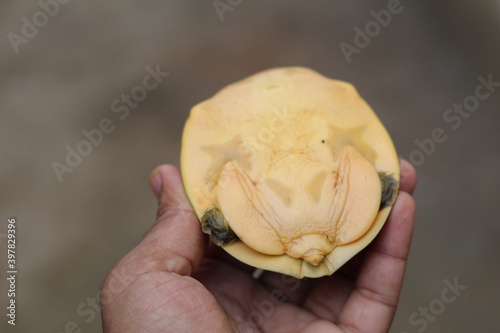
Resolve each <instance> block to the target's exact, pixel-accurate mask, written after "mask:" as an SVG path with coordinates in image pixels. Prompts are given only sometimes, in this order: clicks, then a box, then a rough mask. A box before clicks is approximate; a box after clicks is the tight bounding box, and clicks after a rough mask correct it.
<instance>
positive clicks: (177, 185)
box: [115, 165, 207, 280]
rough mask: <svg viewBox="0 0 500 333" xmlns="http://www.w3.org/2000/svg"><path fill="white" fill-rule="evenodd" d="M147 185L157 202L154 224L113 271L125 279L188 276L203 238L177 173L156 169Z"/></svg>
mask: <svg viewBox="0 0 500 333" xmlns="http://www.w3.org/2000/svg"><path fill="white" fill-rule="evenodd" d="M150 185H151V188H152V189H153V192H154V193H155V195H156V197H157V198H158V213H157V219H156V222H155V223H154V225H153V226H152V228H151V230H150V231H149V232H148V233H147V234H146V235H145V236H144V238H143V239H142V241H141V242H140V243H139V244H138V245H137V246H136V247H135V248H134V249H132V251H130V252H129V253H128V254H127V255H126V256H125V257H124V258H123V259H122V260H121V261H120V262H119V263H118V265H117V266H118V267H115V270H116V269H117V268H119V271H120V273H121V274H120V275H122V276H128V279H133V278H134V277H136V276H139V275H141V274H144V273H148V272H154V271H165V272H173V273H177V274H180V275H191V274H192V272H193V271H194V270H195V269H196V268H197V267H198V265H199V264H200V261H201V259H202V257H203V255H204V253H205V250H206V248H207V238H206V237H205V236H204V234H203V233H202V232H201V228H200V222H199V221H198V218H197V217H196V214H195V213H194V211H193V209H192V207H191V205H190V204H189V201H188V199H187V198H186V195H185V194H184V190H183V185H182V180H181V176H180V172H179V170H178V169H177V168H176V167H174V166H171V165H162V166H159V167H157V168H156V169H155V170H154V171H153V172H152V173H151V176H150ZM128 279H127V280H128Z"/></svg>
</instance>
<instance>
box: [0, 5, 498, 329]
mask: <svg viewBox="0 0 500 333" xmlns="http://www.w3.org/2000/svg"><path fill="white" fill-rule="evenodd" d="M42 2H43V1H42ZM387 6H388V2H387V1H368V0H362V1H356V2H354V1H350V2H347V1H345V2H341V1H313V2H304V1H290V0H288V1H285V0H280V1H274V2H272V3H268V2H264V1H242V2H241V4H240V5H237V6H236V7H234V8H233V10H232V11H227V12H225V13H223V14H222V18H223V20H221V19H220V16H219V15H218V14H217V12H216V10H215V9H214V7H213V5H212V2H211V1H205V2H196V3H195V2H194V1H193V2H188V1H184V2H174V1H162V2H160V1H141V2H138V1H131V0H122V1H107V2H105V3H94V2H81V1H76V0H75V1H70V2H69V3H67V4H65V5H60V6H59V9H58V11H57V13H55V14H54V15H53V17H50V18H48V20H47V22H45V24H43V23H44V21H43V17H42V16H40V14H37V13H38V12H40V11H41V7H40V4H39V3H38V2H37V1H23V2H13V1H11V2H2V4H0V22H1V23H0V26H1V29H0V31H1V32H2V35H3V38H2V39H1V42H0V43H1V44H0V61H1V63H0V64H1V67H0V71H1V72H0V80H1V85H0V110H1V111H0V117H1V118H0V135H1V137H0V142H1V148H0V149H1V150H0V152H1V157H0V161H1V163H0V177H1V178H0V179H1V191H2V192H1V193H2V194H1V210H0V215H1V216H0V218H1V221H2V223H1V225H0V237H4V236H5V233H6V225H7V218H9V217H15V218H16V219H17V221H18V222H17V224H18V251H19V253H18V269H19V274H18V286H17V288H18V297H17V300H18V318H17V325H16V327H15V329H13V328H12V327H10V326H9V327H7V326H6V324H5V314H2V318H3V319H2V324H1V325H2V326H1V327H7V328H6V329H4V328H2V329H1V331H2V332H5V331H6V330H7V332H11V331H12V332H47V333H49V332H50V333H55V332H63V331H64V327H65V325H66V324H67V323H68V322H71V321H74V322H75V323H76V325H78V326H79V327H80V329H81V330H82V332H97V331H100V318H99V314H98V313H96V311H95V310H93V309H92V307H91V306H87V305H82V303H85V302H87V299H88V298H95V297H96V294H97V291H98V290H99V288H100V286H101V283H102V281H103V279H104V277H105V276H106V275H107V273H108V271H109V270H110V269H111V268H112V266H113V265H114V264H115V263H116V262H117V261H118V260H119V259H120V258H121V257H122V256H123V255H124V254H125V253H126V252H127V251H129V250H130V249H131V248H132V247H133V246H134V245H135V244H136V243H137V242H138V240H140V238H141V237H142V235H143V234H144V233H145V232H146V231H147V230H148V228H149V227H150V225H151V223H152V222H153V221H154V218H155V214H156V212H155V208H156V204H155V201H154V199H153V196H152V194H151V193H150V190H149V188H148V185H147V176H148V174H149V172H150V171H151V170H152V169H153V168H154V167H155V166H156V165H158V164H161V163H171V164H175V165H178V161H179V157H178V156H179V147H180V138H181V133H182V126H183V122H184V121H185V119H186V117H187V116H188V112H189V109H190V107H191V106H192V105H194V104H196V103H197V102H199V101H201V100H203V99H206V98H207V97H209V96H211V95H212V94H213V93H215V92H216V91H217V90H218V89H220V88H221V87H223V86H224V85H226V84H228V83H231V82H233V81H236V80H239V79H241V78H243V77H245V76H247V75H250V74H253V73H255V72H257V71H260V70H263V69H266V68H270V67H276V66H287V65H301V66H308V67H311V68H314V69H316V70H318V71H319V72H321V73H324V74H325V75H327V76H330V77H335V78H338V79H343V80H346V81H349V82H352V83H354V84H355V85H356V86H357V87H358V89H359V91H360V93H361V95H362V96H363V97H364V98H365V99H366V100H367V101H368V103H369V104H370V105H371V106H372V107H373V108H374V109H375V110H376V112H377V114H378V115H379V117H380V118H381V120H382V121H383V122H384V124H385V125H386V127H387V129H388V131H389V132H390V133H391V136H392V137H393V140H394V142H395V144H396V146H397V149H398V152H399V153H400V155H401V156H402V157H404V158H410V157H411V156H413V157H414V159H413V162H414V163H415V164H416V168H417V172H418V174H419V185H418V190H417V192H416V194H415V197H416V200H417V205H418V213H417V226H416V230H415V235H414V239H413V246H412V251H411V257H410V262H409V267H408V271H407V276H406V280H405V284H404V290H403V294H402V296H401V303H400V307H399V309H398V313H397V316H396V319H395V321H394V324H393V327H392V330H391V332H394V333H402V332H407V333H410V332H424V331H425V332H500V319H499V318H498V300H499V296H500V292H499V291H498V288H497V283H498V281H500V267H499V265H498V253H499V252H500V242H498V235H499V233H500V224H499V218H498V216H499V212H500V208H499V203H500V202H499V195H498V188H499V186H500V177H498V170H499V169H500V154H499V152H500V149H499V148H500V131H499V125H500V113H499V111H500V110H499V107H500V88H496V89H497V90H498V91H493V92H492V93H491V95H490V96H489V97H488V98H486V99H485V100H483V101H480V105H479V106H477V110H476V111H474V112H471V113H470V116H468V117H467V118H462V117H460V118H461V123H460V126H458V125H457V127H458V128H456V129H453V128H452V127H451V125H453V124H458V123H455V121H454V122H451V121H446V120H445V119H444V118H443V116H444V115H445V113H446V110H447V109H448V108H451V107H453V105H454V104H461V103H463V102H464V100H466V99H467V97H468V96H470V95H474V93H475V89H476V86H477V85H478V84H479V81H478V80H477V77H478V76H483V77H485V78H487V77H488V75H492V78H493V81H497V82H498V81H500V63H499V62H498V59H500V44H499V42H498V35H499V33H500V23H499V22H500V20H499V18H500V3H499V2H498V1H494V0H491V1H488V0H484V1H476V2H472V1H465V0H461V1H460V0H459V1H451V0H446V1H439V2H437V1H420V0H419V1H413V2H411V1H410V0H404V1H401V4H400V7H398V8H399V9H400V11H399V12H398V13H397V14H393V15H392V17H391V22H389V23H388V24H387V26H386V27H382V28H380V29H379V32H378V33H377V34H375V36H374V37H372V38H370V39H371V40H370V42H369V44H368V45H367V46H365V47H362V48H359V49H358V51H359V52H357V53H353V54H352V55H351V62H350V63H348V62H347V61H346V58H345V57H344V55H343V53H342V51H341V48H340V47H339V45H340V44H341V43H342V42H345V43H349V44H351V45H354V40H353V39H354V37H355V31H354V30H353V29H354V28H355V27H359V28H360V29H364V27H365V25H366V24H367V23H369V22H370V21H373V20H374V18H373V16H372V14H371V13H370V11H372V10H375V11H377V12H378V11H380V10H382V9H387ZM52 10H53V11H54V10H55V9H54V8H53V9H52ZM34 15H35V16H36V15H38V16H37V17H36V18H35V19H37V20H41V21H38V22H39V23H40V26H42V27H41V28H39V29H38V32H37V33H36V34H34V36H32V37H30V38H27V39H26V40H27V42H26V43H25V42H23V43H21V44H19V45H18V53H16V52H15V50H14V49H15V48H14V47H13V46H12V43H11V42H10V41H9V33H15V34H17V35H19V36H21V35H22V26H23V24H25V23H24V21H23V19H22V18H23V17H26V18H27V19H28V20H29V21H31V22H33V19H34V17H33V16H34ZM28 32H29V31H28ZM31 33H32V34H33V31H31ZM10 38H13V37H12V34H11V35H10ZM157 65H159V67H160V69H161V70H162V71H165V72H169V73H170V75H169V76H168V77H166V78H165V79H164V81H163V82H162V83H160V84H159V86H158V87H157V88H156V89H154V90H152V91H148V93H147V97H145V99H144V101H142V102H140V103H139V105H138V106H137V107H136V108H135V109H132V108H130V114H129V115H128V116H126V117H125V116H124V113H123V112H120V113H114V112H113V111H112V108H111V104H112V102H113V101H114V100H115V99H116V98H120V96H121V94H124V93H130V91H131V89H132V88H133V87H135V86H137V85H140V84H141V83H142V80H143V77H144V76H145V75H146V74H147V71H146V69H145V68H146V67H147V66H151V67H152V68H155V67H156V66H157ZM468 101H469V102H470V101H471V99H470V98H469V99H468ZM119 116H122V118H124V119H120V118H119ZM103 118H109V119H110V120H111V121H112V124H113V126H114V130H113V132H112V133H109V134H105V136H104V137H103V140H102V142H101V143H100V144H98V145H97V146H94V147H92V151H91V152H90V153H89V154H88V156H86V157H84V158H83V159H82V161H81V162H80V163H79V164H78V165H77V166H76V167H74V168H73V171H72V172H71V173H65V174H64V175H63V176H62V181H61V182H60V181H59V180H58V178H57V176H56V174H55V173H54V171H53V168H52V165H51V164H52V163H53V162H54V161H58V162H60V163H64V159H65V156H66V146H68V145H69V146H70V147H72V148H73V149H76V146H77V144H78V143H79V142H80V141H81V140H82V139H84V138H85V137H84V135H83V134H82V131H83V130H87V131H90V130H92V129H94V128H96V127H97V126H99V122H100V121H101V120H102V119H103ZM456 122H458V120H456ZM435 128H441V129H443V131H444V132H445V135H446V140H445V141H444V142H442V143H435V148H434V152H432V153H430V154H429V156H426V155H424V154H423V153H418V152H415V151H416V150H420V151H422V149H421V148H418V146H417V144H416V143H415V140H420V142H423V141H425V142H428V140H427V141H426V139H428V138H431V137H432V132H433V130H434V129H435ZM428 149H430V147H429V148H428ZM412 154H413V155H412ZM422 156H423V158H422ZM419 157H420V159H418V158H419ZM75 163H76V162H75ZM417 164H418V165H417ZM0 240H1V241H2V243H1V248H2V255H1V259H0V262H1V263H2V266H1V267H2V269H3V268H4V267H5V255H4V254H3V253H5V251H4V249H5V239H4V238H0ZM455 278H456V279H458V283H459V284H462V285H466V286H467V289H466V290H465V291H462V292H461V294H460V295H459V296H457V298H456V299H455V300H454V301H453V302H451V304H445V303H443V302H442V301H439V300H440V299H441V292H442V290H443V289H444V288H445V286H446V285H445V282H444V281H445V280H448V281H450V282H453V280H454V279H455ZM0 286H1V290H2V291H1V295H2V296H1V297H0V300H1V301H0V304H1V308H3V309H5V306H6V304H7V303H6V302H7V301H6V296H5V286H6V284H5V280H2V282H1V283H0ZM440 304H444V307H443V308H441V307H440ZM429 306H430V307H431V312H430V313H431V317H432V319H422V318H425V317H424V316H423V315H421V314H419V313H418V312H419V311H420V308H425V307H427V308H428V307H429ZM414 313H417V315H415V314H414ZM432 313H434V314H435V316H433V315H432ZM431 317H429V318H431ZM412 318H413V320H412ZM417 320H418V322H416V321H417ZM422 320H423V322H422ZM424 324H425V325H424ZM424 326H425V327H424Z"/></svg>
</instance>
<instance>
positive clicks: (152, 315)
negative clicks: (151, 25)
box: [100, 160, 416, 333]
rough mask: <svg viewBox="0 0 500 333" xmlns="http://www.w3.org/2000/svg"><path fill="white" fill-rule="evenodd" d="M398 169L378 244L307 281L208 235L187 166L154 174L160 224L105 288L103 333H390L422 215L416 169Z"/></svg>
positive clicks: (406, 165) (404, 165)
mask: <svg viewBox="0 0 500 333" xmlns="http://www.w3.org/2000/svg"><path fill="white" fill-rule="evenodd" d="M400 164H401V183H400V191H399V194H398V196H397V199H396V202H395V204H394V206H393V208H392V212H391V214H390V216H389V218H388V220H387V222H386V223H385V225H384V227H383V229H382V231H381V232H380V234H379V235H378V236H377V238H376V239H375V240H374V241H373V242H372V243H371V244H370V245H369V246H368V247H367V248H365V249H364V250H363V251H361V252H360V253H359V254H358V255H356V256H355V257H354V258H353V259H351V260H350V261H349V262H348V263H346V264H345V265H344V266H343V267H342V268H341V269H339V270H338V271H336V272H335V273H334V274H333V275H332V276H327V277H323V278H318V279H301V280H299V279H295V278H292V277H289V276H286V275H283V274H278V273H273V272H267V271H266V272H264V273H263V274H262V275H261V276H260V277H259V278H258V279H255V278H254V277H252V272H254V270H255V268H253V267H250V266H247V265H245V264H243V263H241V262H239V261H237V260H236V259H234V258H232V257H231V256H230V255H228V254H227V253H226V252H225V251H224V250H222V249H221V248H219V247H217V246H215V245H213V244H212V243H211V242H209V239H208V237H207V235H205V234H203V233H202V231H201V228H200V223H199V221H198V219H197V217H196V215H195V214H194V211H193V209H192V208H191V206H190V204H189V202H188V200H187V198H186V195H185V193H184V190H183V186H182V180H181V177H180V174H179V170H178V169H177V168H176V167H173V166H169V165H163V166H160V167H158V168H156V169H155V171H153V173H152V174H151V176H150V185H151V187H152V189H153V192H154V194H155V196H156V197H157V198H158V214H157V220H156V223H155V224H154V225H153V226H152V228H151V230H150V231H149V232H148V233H147V234H146V235H145V237H144V238H143V239H142V241H141V242H140V243H139V244H138V245H137V246H136V247H135V248H134V249H132V250H131V251H130V252H129V253H128V254H127V255H126V256H125V257H124V258H123V259H121V260H120V261H119V262H118V264H117V265H116V266H115V267H114V268H113V269H112V271H111V272H110V274H109V275H108V277H107V278H106V280H105V282H104V285H103V287H102V290H101V294H100V298H101V309H102V323H103V330H104V332H105V333H114V332H117V333H118V332H119V333H127V332H134V333H137V332H148V333H149V332H151V333H157V332H217V333H220V332H306V333H308V332H311V333H313V332H314V333H321V332H330V333H335V332H349V333H354V332H356V333H358V332H370V333H376V332H387V331H388V330H389V327H390V325H391V322H392V319H393V317H394V314H395V312H396V307H397V304H398V298H399V294H400V290H401V285H402V282H403V277H404V272H405V267H406V261H407V258H408V252H409V248H410V242H411V235H412V232H413V223H414V215H415V203H414V201H413V198H412V197H411V194H412V192H413V190H414V188H415V185H416V173H415V170H414V168H413V167H412V166H411V165H410V164H409V163H408V162H406V161H404V160H402V161H401V162H400Z"/></svg>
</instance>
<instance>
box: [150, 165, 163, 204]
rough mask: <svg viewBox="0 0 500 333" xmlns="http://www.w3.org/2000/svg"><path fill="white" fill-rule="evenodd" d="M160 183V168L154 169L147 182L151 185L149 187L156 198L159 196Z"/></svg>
mask: <svg viewBox="0 0 500 333" xmlns="http://www.w3.org/2000/svg"><path fill="white" fill-rule="evenodd" d="M161 183H162V181H161V175H160V170H159V169H154V170H153V172H151V175H149V184H150V185H151V189H152V190H153V193H154V195H155V197H157V198H158V197H159V196H160V191H161Z"/></svg>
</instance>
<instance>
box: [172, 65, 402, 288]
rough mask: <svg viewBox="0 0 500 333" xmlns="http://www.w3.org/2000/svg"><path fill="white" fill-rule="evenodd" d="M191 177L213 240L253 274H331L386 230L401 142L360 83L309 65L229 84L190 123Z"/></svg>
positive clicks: (185, 157) (185, 145)
mask: <svg viewBox="0 0 500 333" xmlns="http://www.w3.org/2000/svg"><path fill="white" fill-rule="evenodd" d="M181 170H182V177H183V181H184V187H185V189H186V193H187V195H188V198H189V200H190V202H191V204H192V206H193V208H194V210H195V212H196V214H197V216H198V217H199V218H200V221H201V225H202V228H203V231H204V232H206V233H208V234H210V235H211V238H212V240H213V241H214V242H215V243H216V244H218V245H220V246H222V247H223V248H224V249H225V250H226V251H227V252H229V253H230V254H231V255H232V256H234V257H236V258H237V259H239V260H240V261H242V262H245V263H247V264H249V265H252V266H255V267H259V268H262V269H265V270H270V271H275V272H281V273H284V274H288V275H291V276H294V277H298V278H302V277H320V276H324V275H330V274H332V273H333V272H335V270H337V269H338V268H339V267H340V266H342V265H343V264H344V263H345V262H347V261H348V260H349V259H350V258H352V257H353V256H354V255H355V254H356V253H358V252H359V251H361V250H362V249H363V248H364V247H365V246H366V245H368V244H369V243H370V242H371V241H372V240H373V238H374V237H375V236H376V235H377V233H378V232H379V231H380V229H381V228H382V226H383V224H384V222H385V220H386V219H387V216H388V215H389V212H390V210H391V207H392V204H393V202H394V199H395V196H396V193H397V190H398V185H399V162H398V158H397V155H396V151H395V149H394V146H393V144H392V141H391V139H390V137H389V135H388V134H387V132H386V130H385V129H384V127H383V125H382V124H381V123H380V121H379V120H378V118H377V116H376V115H375V114H374V112H373V111H372V110H371V108H370V107H369V106H368V105H367V104H366V103H365V102H364V100H363V99H362V98H361V97H360V96H359V95H358V93H357V91H356V89H355V88H354V87H353V86H352V85H351V84H349V83H346V82H342V81H337V80H331V79H328V78H325V77H324V76H322V75H320V74H318V73H317V72H315V71H313V70H310V69H307V68H300V67H292V68H277V69H271V70H267V71H264V72H261V73H258V74H255V75H253V76H251V77H249V78H247V79H244V80H242V81H240V82H237V83H234V84H231V85H229V86H228V87H226V88H224V89H222V90H221V91H219V92H218V93H217V94H216V95H215V96H213V97H212V98H210V99H208V100H206V101H204V102H202V103H200V104H198V105H196V106H195V107H193V109H192V110H191V115H190V117H189V119H188V120H187V122H186V125H185V128H184V133H183V139H182V153H181Z"/></svg>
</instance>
